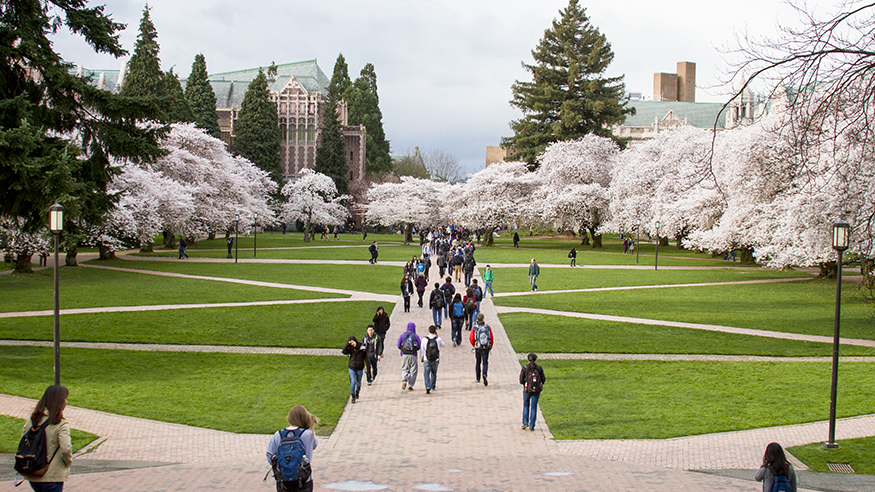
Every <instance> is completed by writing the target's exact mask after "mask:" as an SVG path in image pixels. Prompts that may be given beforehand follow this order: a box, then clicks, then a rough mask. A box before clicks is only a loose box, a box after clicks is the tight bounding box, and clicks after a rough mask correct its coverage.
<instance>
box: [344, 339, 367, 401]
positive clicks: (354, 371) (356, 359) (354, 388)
mask: <svg viewBox="0 0 875 492" xmlns="http://www.w3.org/2000/svg"><path fill="white" fill-rule="evenodd" d="M342 352H343V355H348V356H349V364H348V366H349V396H350V398H352V402H353V403H355V401H356V399H357V398H358V397H359V392H360V391H361V390H362V372H363V371H364V369H365V359H366V358H367V355H368V353H367V351H366V349H365V346H364V344H363V343H361V342H359V341H358V340H356V338H355V337H354V336H350V337H349V341H348V342H346V345H344V346H343V351H342Z"/></svg>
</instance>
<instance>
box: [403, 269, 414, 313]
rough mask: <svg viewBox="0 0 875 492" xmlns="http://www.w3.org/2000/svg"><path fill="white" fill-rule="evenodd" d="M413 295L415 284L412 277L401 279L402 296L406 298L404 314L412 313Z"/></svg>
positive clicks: (405, 276)
mask: <svg viewBox="0 0 875 492" xmlns="http://www.w3.org/2000/svg"><path fill="white" fill-rule="evenodd" d="M412 295H413V282H411V281H410V277H408V276H407V275H404V278H403V279H401V296H402V297H404V312H405V313H409V312H410V296H412Z"/></svg>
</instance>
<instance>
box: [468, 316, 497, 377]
mask: <svg viewBox="0 0 875 492" xmlns="http://www.w3.org/2000/svg"><path fill="white" fill-rule="evenodd" d="M483 319H484V317H483V313H480V314H478V315H477V322H476V323H474V327H473V328H472V329H471V336H470V337H469V341H470V342H471V345H473V346H474V355H475V356H476V357H477V363H476V365H475V366H474V375H475V377H476V378H477V380H476V381H475V382H477V383H479V382H480V366H481V364H482V366H483V386H489V380H487V379H486V373H487V371H488V370H489V351H490V350H492V343H493V342H494V341H495V339H494V338H493V337H492V328H491V327H490V326H489V325H487V324H486V323H485V322H484V321H483Z"/></svg>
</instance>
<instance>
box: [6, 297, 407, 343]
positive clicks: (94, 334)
mask: <svg viewBox="0 0 875 492" xmlns="http://www.w3.org/2000/svg"><path fill="white" fill-rule="evenodd" d="M381 305H382V306H384V308H385V310H386V312H388V313H390V314H391V312H392V308H394V305H393V304H388V303H387V304H385V305H384V304H380V303H376V302H351V301H347V302H338V303H331V304H323V303H308V304H286V305H271V306H247V307H234V308H198V309H173V310H161V311H135V312H123V313H98V314H65V315H63V316H62V317H61V322H60V326H61V339H62V340H63V341H65V342H116V343H165V344H185V345H257V346H274V347H308V348H321V347H328V348H332V347H337V348H342V347H343V344H344V342H345V341H346V340H348V338H349V336H350V335H355V336H356V337H358V338H361V335H364V333H365V329H366V327H367V325H368V324H369V323H371V320H372V319H373V317H374V313H375V312H376V310H377V307H378V306H381ZM53 327H54V318H53V317H52V316H36V317H26V318H0V339H11V340H52V333H53Z"/></svg>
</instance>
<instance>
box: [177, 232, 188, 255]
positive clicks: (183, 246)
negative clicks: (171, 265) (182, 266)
mask: <svg viewBox="0 0 875 492" xmlns="http://www.w3.org/2000/svg"><path fill="white" fill-rule="evenodd" d="M186 248H188V243H187V242H185V238H184V237H182V236H181V235H180V236H179V259H180V260H182V259H185V258H188V255H187V254H185V249H186Z"/></svg>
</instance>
